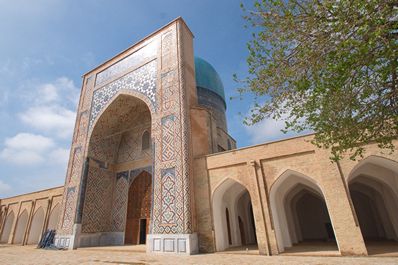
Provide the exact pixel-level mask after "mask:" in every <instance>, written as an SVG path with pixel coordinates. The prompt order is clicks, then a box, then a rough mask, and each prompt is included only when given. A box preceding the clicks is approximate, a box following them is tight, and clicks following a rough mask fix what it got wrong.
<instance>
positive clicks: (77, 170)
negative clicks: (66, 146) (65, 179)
mask: <svg viewBox="0 0 398 265" xmlns="http://www.w3.org/2000/svg"><path fill="white" fill-rule="evenodd" d="M72 159H73V160H72V172H71V174H70V179H69V181H70V182H72V183H74V182H75V181H76V180H77V179H79V177H80V174H81V167H82V162H83V157H82V148H81V147H76V148H75V150H74V153H73V158H72Z"/></svg>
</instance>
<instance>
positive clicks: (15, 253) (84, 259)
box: [0, 245, 398, 265]
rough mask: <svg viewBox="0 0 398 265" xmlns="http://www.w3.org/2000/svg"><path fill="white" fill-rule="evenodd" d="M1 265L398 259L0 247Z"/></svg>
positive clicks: (341, 263)
mask: <svg viewBox="0 0 398 265" xmlns="http://www.w3.org/2000/svg"><path fill="white" fill-rule="evenodd" d="M0 264H2V265H8V264H10V265H11V264H12V265H19V264H21V265H22V264H29V265H30V264H32V265H41V264H51V265H53V264H60V265H61V264H65V265H66V264H79V265H85V264H94V265H97V264H107V265H109V264H120V265H147V264H148V265H149V264H239V265H246V264H258V265H260V264H294V265H302V264H316V265H321V264H325V265H328V264H339V265H345V264H363V265H370V264H398V258H397V257H297V256H272V257H267V256H259V255H244V254H218V253H217V254H202V255H194V256H171V255H148V254H146V253H137V252H133V253H128V252H122V251H120V252H117V251H106V250H104V251H98V250H96V251H90V250H87V249H78V250H75V251H63V250H42V249H35V248H34V247H32V246H23V247H22V246H5V245H1V246H0Z"/></svg>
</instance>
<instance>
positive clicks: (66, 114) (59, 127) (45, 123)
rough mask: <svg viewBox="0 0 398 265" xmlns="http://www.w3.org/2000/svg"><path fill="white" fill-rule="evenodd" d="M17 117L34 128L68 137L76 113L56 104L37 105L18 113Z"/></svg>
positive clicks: (70, 133) (71, 130)
mask: <svg viewBox="0 0 398 265" xmlns="http://www.w3.org/2000/svg"><path fill="white" fill-rule="evenodd" d="M19 117H20V119H21V120H22V121H23V122H24V123H25V124H28V125H30V126H32V127H33V128H35V129H38V130H41V131H43V132H47V133H55V134H56V136H58V137H61V138H68V137H71V135H72V132H73V128H74V124H75V118H76V113H75V112H73V111H71V110H69V109H66V108H64V107H61V106H58V105H52V106H37V107H31V108H29V109H28V110H26V111H25V112H23V113H20V114H19Z"/></svg>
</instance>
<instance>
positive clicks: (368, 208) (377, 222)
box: [348, 156, 398, 255]
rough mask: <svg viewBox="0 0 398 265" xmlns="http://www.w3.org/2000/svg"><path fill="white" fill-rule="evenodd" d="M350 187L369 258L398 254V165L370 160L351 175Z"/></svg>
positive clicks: (364, 161) (382, 159) (391, 162)
mask: <svg viewBox="0 0 398 265" xmlns="http://www.w3.org/2000/svg"><path fill="white" fill-rule="evenodd" d="M348 187H349V191H350V195H351V199H352V202H353V205H354V208H355V212H356V215H357V220H358V223H359V226H360V228H361V232H362V236H363V238H364V240H365V244H366V247H367V249H368V253H369V255H372V254H380V253H387V252H389V251H394V252H396V251H398V214H397V213H398V163H397V162H395V161H392V160H389V159H387V158H383V157H378V156H370V157H368V158H366V159H364V160H362V161H361V162H360V163H359V164H358V165H357V166H356V167H355V168H354V170H353V171H352V172H351V174H350V176H349V179H348Z"/></svg>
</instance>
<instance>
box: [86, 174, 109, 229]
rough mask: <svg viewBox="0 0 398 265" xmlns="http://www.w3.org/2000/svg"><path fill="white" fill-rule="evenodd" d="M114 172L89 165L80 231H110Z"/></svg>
mask: <svg viewBox="0 0 398 265" xmlns="http://www.w3.org/2000/svg"><path fill="white" fill-rule="evenodd" d="M113 182H114V173H113V172H112V171H108V170H105V169H100V168H95V167H91V168H90V170H89V175H88V179H87V188H86V198H85V202H84V209H83V219H82V232H84V233H91V232H107V231H110V216H111V211H112V200H110V199H109V198H112V191H113Z"/></svg>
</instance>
